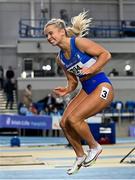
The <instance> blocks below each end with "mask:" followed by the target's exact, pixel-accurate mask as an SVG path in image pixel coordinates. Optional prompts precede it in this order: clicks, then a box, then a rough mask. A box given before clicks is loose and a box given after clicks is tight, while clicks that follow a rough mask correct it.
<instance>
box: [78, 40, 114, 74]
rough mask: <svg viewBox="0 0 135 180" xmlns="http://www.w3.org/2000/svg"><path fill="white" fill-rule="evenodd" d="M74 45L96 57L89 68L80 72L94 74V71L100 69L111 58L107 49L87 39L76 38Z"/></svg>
mask: <svg viewBox="0 0 135 180" xmlns="http://www.w3.org/2000/svg"><path fill="white" fill-rule="evenodd" d="M76 46H77V47H78V48H79V49H80V50H81V51H83V52H86V53H87V54H89V55H92V56H95V57H96V58H97V60H96V63H95V64H93V65H92V66H91V67H90V68H83V69H82V73H84V74H95V73H96V72H98V71H100V70H102V68H103V67H104V66H105V64H106V63H107V62H108V61H109V59H110V58H111V54H110V52H109V51H108V50H106V49H105V48H103V47H102V46H101V45H99V44H97V43H95V42H94V41H91V40H89V39H86V38H76Z"/></svg>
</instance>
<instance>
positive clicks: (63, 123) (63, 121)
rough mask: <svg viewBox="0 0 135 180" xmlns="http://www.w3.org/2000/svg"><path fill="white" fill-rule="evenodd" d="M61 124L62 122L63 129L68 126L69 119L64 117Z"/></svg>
mask: <svg viewBox="0 0 135 180" xmlns="http://www.w3.org/2000/svg"><path fill="white" fill-rule="evenodd" d="M59 124H60V127H61V128H62V129H65V128H66V126H67V120H66V119H62V120H61V121H60V123H59Z"/></svg>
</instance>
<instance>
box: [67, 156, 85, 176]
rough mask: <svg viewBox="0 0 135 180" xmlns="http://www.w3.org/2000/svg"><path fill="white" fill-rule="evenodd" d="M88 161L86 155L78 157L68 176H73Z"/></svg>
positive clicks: (68, 171)
mask: <svg viewBox="0 0 135 180" xmlns="http://www.w3.org/2000/svg"><path fill="white" fill-rule="evenodd" d="M85 159H86V154H84V155H83V156H82V157H77V158H76V160H75V162H74V164H73V166H72V167H71V168H69V169H68V170H67V174H68V175H72V174H75V173H77V172H78V170H79V169H80V168H81V166H82V165H83V163H84V161H85Z"/></svg>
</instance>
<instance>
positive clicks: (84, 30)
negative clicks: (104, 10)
mask: <svg viewBox="0 0 135 180" xmlns="http://www.w3.org/2000/svg"><path fill="white" fill-rule="evenodd" d="M87 13H88V11H83V12H81V13H80V14H79V15H78V16H75V17H72V18H71V26H68V27H66V24H65V22H64V21H63V20H62V19H51V20H50V21H48V23H47V24H46V25H45V27H44V30H45V29H46V27H47V26H49V25H53V24H55V25H56V27H58V28H60V29H65V32H66V35H67V36H68V37H71V36H77V37H83V36H85V35H87V34H88V31H89V27H90V25H91V21H92V18H87Z"/></svg>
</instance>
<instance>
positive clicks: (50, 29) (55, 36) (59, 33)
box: [44, 24, 65, 46]
mask: <svg viewBox="0 0 135 180" xmlns="http://www.w3.org/2000/svg"><path fill="white" fill-rule="evenodd" d="M44 34H45V35H46V37H47V40H48V42H49V43H50V44H52V45H53V46H56V45H58V44H59V43H60V42H61V40H62V37H63V36H64V35H65V32H64V29H59V28H58V27H56V26H55V25H53V24H52V25H48V26H47V27H46V29H45V30H44Z"/></svg>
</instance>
